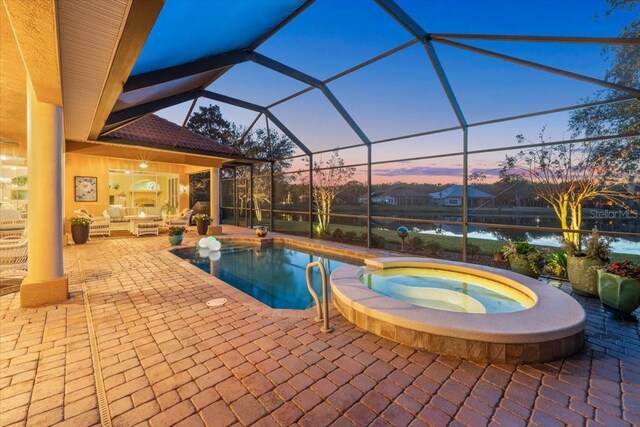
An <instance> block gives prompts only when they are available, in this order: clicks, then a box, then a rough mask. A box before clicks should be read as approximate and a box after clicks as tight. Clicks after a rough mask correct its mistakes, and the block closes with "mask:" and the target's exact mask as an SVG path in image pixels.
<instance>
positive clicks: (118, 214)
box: [107, 208, 122, 219]
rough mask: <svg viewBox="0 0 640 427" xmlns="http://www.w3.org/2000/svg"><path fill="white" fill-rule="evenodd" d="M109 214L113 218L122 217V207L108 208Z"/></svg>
mask: <svg viewBox="0 0 640 427" xmlns="http://www.w3.org/2000/svg"><path fill="white" fill-rule="evenodd" d="M107 214H108V215H109V216H110V217H111V219H118V218H122V211H121V210H120V208H107Z"/></svg>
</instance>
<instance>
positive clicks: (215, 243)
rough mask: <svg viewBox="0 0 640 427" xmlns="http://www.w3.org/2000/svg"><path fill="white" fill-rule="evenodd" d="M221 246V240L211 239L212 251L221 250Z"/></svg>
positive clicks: (210, 247)
mask: <svg viewBox="0 0 640 427" xmlns="http://www.w3.org/2000/svg"><path fill="white" fill-rule="evenodd" d="M221 247H222V245H221V244H220V242H219V241H217V240H211V241H209V249H211V250H212V251H219V250H220V248H221Z"/></svg>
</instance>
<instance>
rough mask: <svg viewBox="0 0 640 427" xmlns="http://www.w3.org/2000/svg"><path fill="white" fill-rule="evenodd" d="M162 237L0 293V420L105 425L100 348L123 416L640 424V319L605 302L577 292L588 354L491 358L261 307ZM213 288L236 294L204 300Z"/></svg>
mask: <svg viewBox="0 0 640 427" xmlns="http://www.w3.org/2000/svg"><path fill="white" fill-rule="evenodd" d="M232 230H233V229H232V228H227V227H226V228H225V231H227V232H228V231H232ZM235 230H240V229H235ZM193 234H194V233H192V234H191V235H190V238H189V239H187V240H188V241H190V242H191V243H192V244H193V242H194V241H195V238H196V237H197V236H193ZM167 248H168V242H167V238H166V236H159V237H142V238H135V237H128V236H127V237H112V238H104V239H100V238H98V239H94V240H92V241H90V242H89V244H87V245H83V246H68V247H65V262H66V271H67V272H68V274H69V281H70V289H71V299H70V300H69V301H68V302H67V303H65V304H61V305H58V306H51V307H43V308H38V309H21V308H20V307H19V295H18V294H17V293H16V294H9V295H5V296H3V297H0V322H1V323H0V368H1V375H0V425H2V426H9V425H25V424H26V425H34V426H41V425H58V424H57V423H60V424H59V425H72V426H74V427H80V426H85V425H96V424H99V423H100V422H101V418H100V404H99V397H98V396H99V395H100V393H98V392H97V390H99V389H101V387H102V384H100V381H98V383H96V380H95V376H94V367H95V366H96V365H95V364H94V363H93V360H94V359H93V358H99V361H100V364H99V365H100V367H101V368H100V369H99V370H97V371H98V373H99V374H101V376H102V379H103V381H104V390H105V392H106V405H103V406H104V407H108V413H106V412H104V411H103V418H106V417H109V418H110V421H111V423H112V425H114V426H134V425H151V426H159V425H184V426H198V425H210V426H214V425H215V426H218V425H220V426H226V425H234V424H237V425H265V426H269V425H291V424H299V425H303V426H320V425H332V424H335V425H394V426H407V425H411V426H419V425H472V426H474V425H488V424H491V425H503V426H518V425H526V424H534V425H536V424H537V425H544V426H553V425H563V424H568V425H606V426H614V425H627V426H628V425H633V424H635V425H639V424H640V332H639V329H638V324H637V323H633V322H628V321H621V320H614V319H610V318H609V317H608V316H607V315H606V314H605V313H604V312H603V311H602V309H601V308H600V304H599V301H597V300H593V299H591V300H587V299H585V298H582V297H577V299H578V301H580V303H581V304H582V305H583V306H584V307H585V309H586V310H587V313H588V326H587V345H586V348H585V350H584V351H583V353H582V354H580V355H578V356H576V357H573V358H571V359H567V360H564V361H559V362H554V363H547V364H541V365H520V366H515V365H484V364H478V363H473V362H468V361H461V360H457V359H453V358H450V357H444V356H437V355H434V354H430V353H426V352H421V351H415V350H413V349H411V348H409V347H406V346H403V345H397V344H395V343H394V342H392V341H389V340H387V339H383V338H379V337H377V336H375V335H372V334H370V333H364V332H363V331H362V330H359V329H358V328H356V327H354V326H353V325H352V324H350V323H348V322H346V321H345V320H344V319H343V318H342V317H340V316H339V314H338V313H337V312H336V311H335V310H333V311H332V322H333V324H334V326H335V332H333V333H331V334H322V333H320V330H319V324H317V323H315V322H313V320H312V319H310V318H309V313H311V312H295V313H294V312H282V311H280V312H271V311H270V310H264V309H262V308H260V307H259V305H257V304H255V303H250V302H249V301H250V300H249V299H248V297H245V296H244V295H243V294H240V293H239V292H237V291H235V290H233V288H231V287H229V286H228V285H226V284H224V283H222V282H220V281H219V280H217V279H216V278H214V277H211V276H209V275H207V274H206V273H204V272H201V271H200V270H197V269H196V268H195V267H192V266H189V265H188V264H187V263H186V262H185V261H180V260H179V259H178V258H177V257H174V256H173V255H171V254H169V253H167V252H166V249H167ZM563 289H564V290H565V291H568V289H566V287H564V288H563ZM217 297H225V298H227V299H228V300H229V301H228V302H227V304H225V305H224V306H222V307H219V308H209V307H207V306H206V305H205V302H206V301H208V300H210V299H212V298H217ZM85 301H88V302H89V305H88V306H87V305H86V304H85ZM89 318H90V319H92V322H91V321H90V319H89ZM92 337H94V338H95V340H94V342H95V343H96V344H97V346H96V347H95V348H94V350H96V349H97V353H98V354H95V352H94V351H93V350H92ZM96 360H97V359H96ZM108 421H109V420H107V419H103V420H102V422H103V423H105V422H108Z"/></svg>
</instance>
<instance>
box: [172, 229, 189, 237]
mask: <svg viewBox="0 0 640 427" xmlns="http://www.w3.org/2000/svg"><path fill="white" fill-rule="evenodd" d="M186 231H187V229H186V228H184V227H169V236H179V235H181V234H184V233H185V232H186Z"/></svg>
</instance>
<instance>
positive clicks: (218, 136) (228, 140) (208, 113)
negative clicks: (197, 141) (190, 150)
mask: <svg viewBox="0 0 640 427" xmlns="http://www.w3.org/2000/svg"><path fill="white" fill-rule="evenodd" d="M186 127H187V129H189V130H192V131H194V132H197V133H199V134H200V135H204V136H206V137H207V138H209V139H211V140H213V141H215V142H217V143H218V144H222V145H224V146H226V147H233V144H234V143H235V134H236V132H235V125H234V124H233V123H231V122H228V121H226V120H225V119H224V118H222V113H221V112H220V107H218V106H217V105H213V104H210V105H208V106H206V107H205V106H200V108H199V110H198V111H196V112H194V113H193V114H192V115H191V117H190V118H189V121H188V122H187V125H186Z"/></svg>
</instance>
